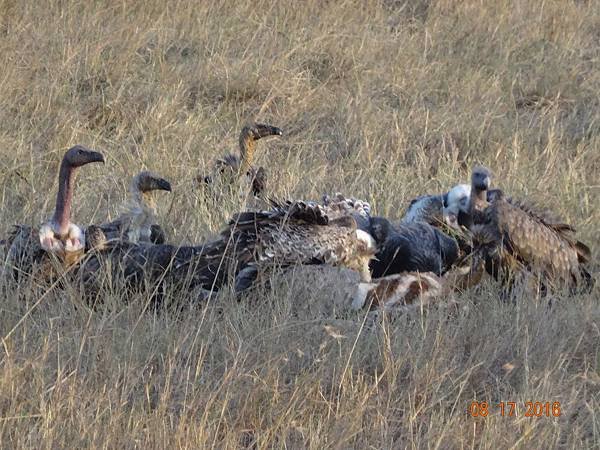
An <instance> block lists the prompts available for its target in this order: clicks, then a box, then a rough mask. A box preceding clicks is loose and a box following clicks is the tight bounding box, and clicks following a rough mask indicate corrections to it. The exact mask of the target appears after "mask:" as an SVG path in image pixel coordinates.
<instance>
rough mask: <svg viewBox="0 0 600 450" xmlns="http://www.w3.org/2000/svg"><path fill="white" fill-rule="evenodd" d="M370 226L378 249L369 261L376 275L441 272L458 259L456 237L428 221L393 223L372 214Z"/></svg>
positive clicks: (439, 273)
mask: <svg viewBox="0 0 600 450" xmlns="http://www.w3.org/2000/svg"><path fill="white" fill-rule="evenodd" d="M370 227H371V235H372V236H373V237H374V239H375V241H376V242H377V249H378V251H377V254H376V255H375V258H374V259H373V260H372V261H371V264H370V265H371V271H372V275H373V277H374V278H379V277H383V276H386V275H391V274H397V273H400V272H413V271H415V272H433V273H435V274H436V275H442V274H443V273H445V272H446V271H447V270H449V269H450V267H452V265H453V264H454V263H455V262H456V260H457V259H458V256H459V248H458V244H457V242H456V240H455V239H453V238H452V237H450V236H448V235H447V234H445V233H443V232H442V231H440V230H439V229H438V228H436V227H434V226H432V225H429V224H428V223H426V222H413V223H400V224H399V225H397V226H394V225H393V224H392V223H391V222H390V221H389V220H387V219H385V218H383V217H372V218H371V223H370Z"/></svg>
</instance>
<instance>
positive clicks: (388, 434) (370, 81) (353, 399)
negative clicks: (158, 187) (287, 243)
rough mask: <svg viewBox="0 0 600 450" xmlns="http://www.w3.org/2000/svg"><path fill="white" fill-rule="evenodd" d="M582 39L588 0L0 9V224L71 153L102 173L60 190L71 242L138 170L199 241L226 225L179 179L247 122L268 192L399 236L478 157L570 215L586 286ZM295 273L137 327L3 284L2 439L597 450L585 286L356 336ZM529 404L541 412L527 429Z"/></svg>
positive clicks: (321, 290) (116, 296) (375, 327)
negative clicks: (353, 212)
mask: <svg viewBox="0 0 600 450" xmlns="http://www.w3.org/2000/svg"><path fill="white" fill-rule="evenodd" d="M599 44H600V8H599V7H598V3H597V2H595V1H576V0H550V1H545V2H530V1H525V0H518V1H516V2H515V1H511V2H509V1H497V2H484V3H482V2H479V1H472V0H468V1H453V0H435V1H433V0H432V1H424V0H423V1H418V2H406V1H375V0H367V1H364V2H356V1H355V2H342V1H329V2H322V1H316V0H309V1H307V2H304V3H303V5H302V7H299V6H298V4H297V3H296V2H291V1H283V2H269V1H266V0H265V1H258V2H250V1H237V2H231V1H228V0H222V1H217V2H191V1H183V2H179V3H176V4H175V3H173V4H166V3H164V2H158V1H154V0H150V1H147V2H134V1H128V2H120V3H115V2H94V3H93V4H87V3H86V4H83V3H81V2H76V1H69V2H62V1H61V2H59V1H55V0H51V1H50V2H49V3H45V4H42V3H39V2H32V1H30V0H26V1H24V2H14V1H11V0H3V1H0V61H1V63H2V67H3V70H2V77H1V78H0V97H1V98H2V107H0V154H1V156H2V158H1V162H0V177H1V178H2V183H0V207H1V210H2V217H1V219H0V228H1V231H2V233H3V235H5V234H6V233H7V232H8V230H9V228H10V226H11V225H12V224H14V223H26V224H39V223H41V222H42V220H44V219H46V218H47V217H49V215H50V214H51V213H50V212H51V210H52V207H53V202H54V193H55V184H56V170H57V166H58V164H59V161H60V158H61V157H62V154H63V152H64V150H65V149H66V148H68V147H69V146H71V145H72V144H75V143H82V144H85V145H87V146H89V147H91V148H94V149H98V150H101V151H102V152H103V154H104V155H105V157H106V160H107V164H106V167H104V168H103V167H97V168H96V167H94V168H92V169H91V170H89V171H86V172H85V173H82V174H81V176H80V178H79V182H78V187H77V199H76V204H75V205H74V206H75V208H74V221H76V223H80V224H82V225H85V224H88V223H101V222H104V221H105V220H106V219H107V218H108V217H114V216H115V215H116V214H117V210H116V208H117V207H118V205H119V204H121V203H122V201H123V199H124V198H125V196H126V195H127V185H128V183H129V180H130V178H131V176H132V175H134V174H135V173H137V172H139V171H140V170H143V169H148V170H155V171H158V172H160V173H161V175H163V176H164V177H165V178H167V179H169V180H174V181H175V182H174V183H173V196H172V198H168V199H164V200H163V203H161V204H159V210H160V212H161V213H163V214H164V215H163V216H162V223H161V225H164V228H165V230H166V232H167V235H169V236H172V240H173V241H174V242H182V243H184V242H200V241H201V240H202V239H204V238H206V237H207V236H209V235H210V234H211V233H214V232H216V231H218V230H219V229H220V228H221V227H222V225H223V221H224V219H225V218H226V217H228V216H229V215H230V214H231V213H232V212H233V211H235V210H237V209H238V208H239V205H238V204H236V201H235V200H232V201H230V202H224V203H221V204H220V205H219V210H218V211H217V210H216V208H215V205H214V204H211V203H210V202H209V201H207V199H206V196H205V195H204V193H203V192H202V191H201V189H199V188H198V187H197V186H195V184H194V182H193V180H194V177H195V175H196V174H197V173H198V172H200V171H202V170H203V169H206V168H207V167H209V165H210V163H211V161H213V160H214V159H215V158H216V157H218V156H220V155H222V154H223V153H226V152H229V151H231V150H232V149H235V148H236V147H237V135H238V131H239V129H240V128H241V125H242V124H243V123H245V122H246V121H247V120H249V119H251V120H260V121H263V122H267V123H274V124H277V125H278V126H281V128H283V129H284V130H285V132H286V133H285V136H284V137H283V138H282V139H281V140H270V141H268V142H266V143H265V145H264V147H263V149H262V151H261V155H258V161H257V164H262V165H264V166H265V167H266V168H267V170H268V171H269V175H270V178H269V184H270V186H272V187H273V188H274V189H276V191H277V193H278V195H280V196H281V197H285V196H290V197H299V198H307V199H311V198H312V199H318V198H320V197H321V195H322V194H323V193H326V192H335V191H341V192H344V193H348V194H351V195H352V196H355V197H358V198H365V199H367V200H369V201H370V203H371V206H372V208H373V210H374V211H375V212H376V213H377V214H380V215H385V216H389V217H390V218H392V219H396V218H398V217H399V216H400V215H401V213H402V211H403V210H404V208H405V207H406V205H407V204H408V201H409V200H410V199H411V198H413V197H414V196H415V195H417V194H421V193H426V192H440V191H441V190H442V189H444V188H447V187H449V186H451V185H453V184H456V183H457V182H459V181H462V182H465V181H467V180H468V176H469V168H470V167H471V166H472V165H473V163H475V162H480V163H483V164H485V165H487V166H490V167H492V168H493V170H494V173H495V174H496V179H497V180H498V183H499V184H501V186H502V187H503V188H504V189H506V190H507V191H509V192H510V193H511V194H512V195H514V196H515V197H519V196H524V195H527V196H529V197H530V198H531V199H532V200H533V201H535V202H536V203H538V204H542V205H546V206H548V207H550V208H551V209H553V210H555V211H556V212H557V213H558V214H559V215H561V216H563V217H566V218H568V219H569V221H570V222H571V223H573V224H574V225H575V226H576V228H577V229H578V231H579V236H580V237H581V240H583V241H584V242H587V243H589V244H590V246H591V247H592V252H593V263H592V267H591V269H592V272H593V273H595V274H596V277H597V273H598V269H599V265H598V245H597V242H598V241H600V233H599V227H598V226H597V223H598V221H600V212H599V209H598V207H599V206H600V186H599V184H598V174H599V173H600V152H599V151H598V148H599V147H600V108H599V105H600V102H599V94H598V93H599V92H600V60H599V57H600V50H599V49H600V46H599ZM271 180H272V181H271ZM167 202H168V203H167ZM311 270H313V269H312V268H311V269H307V270H306V273H304V272H303V271H302V270H298V271H293V272H292V273H291V274H286V275H282V274H279V273H275V274H273V275H272V277H273V280H271V282H270V283H269V284H270V285H271V288H270V289H267V288H258V289H257V290H256V291H255V292H253V293H252V294H251V295H250V297H249V298H247V299H245V300H243V301H238V300H237V299H235V297H234V296H233V295H224V296H219V297H218V298H211V299H210V300H209V302H208V304H206V305H205V304H199V303H198V302H196V301H194V299H190V298H188V297H187V296H183V295H181V293H180V292H176V291H167V292H165V293H163V303H164V304H163V305H162V306H160V307H159V308H158V309H155V308H154V307H153V306H152V305H151V304H149V302H148V300H147V299H148V298H149V294H150V292H146V293H138V294H136V295H135V296H134V297H133V298H129V299H127V298H126V297H125V296H124V295H123V292H122V291H120V290H118V289H116V290H113V291H111V292H107V293H106V296H105V298H103V299H102V300H103V301H102V304H100V305H98V306H97V307H96V308H95V309H90V308H89V307H88V306H86V305H85V304H84V303H83V302H82V300H81V292H80V290H79V287H78V286H74V285H70V284H66V285H63V284H64V283H63V284H61V283H58V285H57V286H55V287H53V288H52V289H51V290H48V289H47V288H45V287H43V286H39V285H38V284H36V282H35V281H28V282H24V283H21V284H20V285H14V284H12V283H10V282H8V281H3V282H2V283H1V284H0V296H1V297H2V306H1V314H0V336H1V337H2V338H3V339H2V346H1V355H2V356H1V358H0V361H1V367H2V370H1V371H0V442H2V443H6V444H4V445H7V446H8V447H11V448H26V447H28V448H42V447H44V448H83V447H108V448H176V447H181V448H209V447H220V448H269V447H274V448H319V449H321V448H361V449H362V448H368V447H372V448H409V447H410V448H416V447H419V448H420V447H437V448H462V447H478V448H510V447H517V448H520V447H531V446H533V447H534V448H557V447H564V448H584V447H597V446H599V445H600V432H599V430H600V419H599V417H598V414H597V411H598V407H599V404H598V402H599V400H598V399H599V398H600V331H599V328H600V308H599V303H598V298H599V295H598V294H599V292H600V291H599V288H598V287H596V289H595V291H594V292H592V293H590V294H584V295H579V296H575V297H571V298H568V299H567V298H560V297H557V298H553V299H552V302H551V305H548V302H547V301H546V300H543V301H540V300H539V299H535V298H529V297H523V298H522V299H520V301H518V302H516V303H515V304H506V303H502V302H500V301H499V300H498V289H497V286H495V285H494V283H492V282H490V281H486V282H485V283H484V285H483V286H481V287H479V288H477V289H475V290H473V291H471V292H469V293H467V294H465V295H464V296H461V297H459V298H458V299H457V301H458V303H459V305H460V307H459V308H457V309H455V310H452V311H449V310H448V308H445V307H439V308H438V307H433V308H432V309H430V310H429V311H428V312H427V313H426V314H425V313H422V312H421V311H412V312H410V313H407V314H402V315H383V316H380V317H376V318H373V317H370V316H369V317H365V315H364V313H358V312H354V311H350V310H348V309H346V308H344V306H343V303H344V302H343V295H342V293H343V292H344V289H345V286H344V280H346V279H347V277H346V275H342V276H340V274H339V273H338V272H336V271H334V270H325V271H319V272H317V273H311ZM340 297H342V298H340ZM472 401H478V402H482V401H487V402H489V404H490V405H491V406H490V411H492V413H491V414H490V416H488V417H487V418H485V419H483V418H473V417H471V416H470V415H469V414H468V408H469V405H470V404H471V402H472ZM500 401H505V402H512V401H514V402H517V405H518V408H519V409H518V414H519V416H518V417H501V416H500V413H499V408H498V407H497V405H498V403H499V402H500ZM527 401H533V402H536V401H539V402H544V403H545V402H555V401H558V402H560V403H561V415H560V417H556V418H555V417H539V418H537V417H533V418H528V417H524V413H525V411H526V408H525V402H527Z"/></svg>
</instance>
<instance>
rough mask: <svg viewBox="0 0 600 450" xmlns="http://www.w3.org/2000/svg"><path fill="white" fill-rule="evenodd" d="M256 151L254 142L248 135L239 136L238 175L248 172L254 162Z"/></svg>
mask: <svg viewBox="0 0 600 450" xmlns="http://www.w3.org/2000/svg"><path fill="white" fill-rule="evenodd" d="M255 149H256V141H255V140H254V138H253V137H252V136H250V135H249V134H244V135H242V136H240V168H239V173H240V174H245V173H247V172H248V170H249V169H250V167H251V166H252V163H253V162H254V150H255Z"/></svg>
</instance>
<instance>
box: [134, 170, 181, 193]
mask: <svg viewBox="0 0 600 450" xmlns="http://www.w3.org/2000/svg"><path fill="white" fill-rule="evenodd" d="M132 189H133V190H134V191H138V192H150V191H167V192H171V183H169V182H168V181H167V180H165V179H164V178H161V177H160V176H158V175H156V174H155V173H152V172H147V171H144V172H140V173H138V174H137V175H136V176H135V177H134V178H133V182H132Z"/></svg>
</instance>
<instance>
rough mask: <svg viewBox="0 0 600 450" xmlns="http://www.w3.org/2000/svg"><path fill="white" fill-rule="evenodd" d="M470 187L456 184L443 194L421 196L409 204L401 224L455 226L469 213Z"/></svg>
mask: <svg viewBox="0 0 600 450" xmlns="http://www.w3.org/2000/svg"><path fill="white" fill-rule="evenodd" d="M470 193H471V186H469V185H468V184H458V185H456V186H454V187H453V188H452V189H450V190H449V191H448V192H446V193H444V194H438V195H430V194H429V195H422V196H420V197H417V198H415V199H414V200H412V201H411V202H410V205H409V206H408V208H407V210H406V212H405V213H404V217H403V218H402V220H401V223H415V222H426V223H428V224H430V225H433V226H439V225H441V224H443V223H446V224H447V225H450V226H456V224H457V222H458V221H459V219H463V216H464V215H466V214H467V213H468V211H469V199H470Z"/></svg>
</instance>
